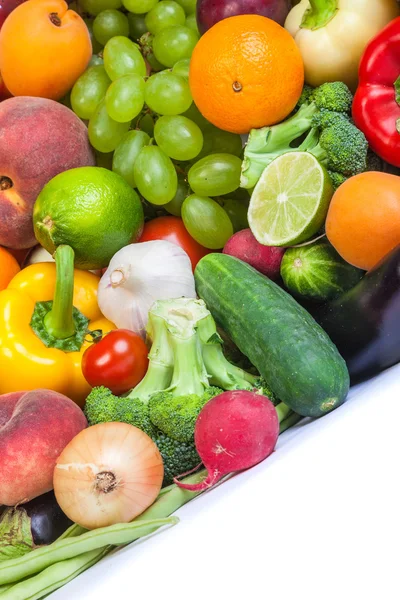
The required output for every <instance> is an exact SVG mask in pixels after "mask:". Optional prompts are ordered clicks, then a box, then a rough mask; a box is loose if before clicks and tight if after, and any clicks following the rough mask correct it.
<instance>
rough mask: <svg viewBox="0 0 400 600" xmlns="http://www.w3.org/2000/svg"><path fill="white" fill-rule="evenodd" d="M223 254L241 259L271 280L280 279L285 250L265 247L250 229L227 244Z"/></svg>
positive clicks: (240, 233) (241, 232) (235, 235)
mask: <svg viewBox="0 0 400 600" xmlns="http://www.w3.org/2000/svg"><path fill="white" fill-rule="evenodd" d="M223 253H224V254H229V255H230V256H235V257H236V258H239V259H240V260H242V261H243V262H245V263H247V264H249V265H251V266H252V267H254V269H257V271H259V272H260V273H263V275H266V276H267V277H269V278H270V279H278V277H279V274H280V268H281V262H282V258H283V255H284V254H285V248H275V247H274V246H263V245H262V244H260V243H259V242H257V240H256V238H255V237H254V235H253V234H252V232H251V230H250V229H242V231H238V232H237V233H235V234H234V235H233V236H232V237H231V238H230V239H229V240H228V241H227V242H226V244H225V248H224V250H223Z"/></svg>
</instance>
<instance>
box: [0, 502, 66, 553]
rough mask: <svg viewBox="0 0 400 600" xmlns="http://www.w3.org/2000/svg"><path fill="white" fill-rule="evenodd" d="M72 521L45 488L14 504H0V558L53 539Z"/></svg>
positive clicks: (27, 550)
mask: <svg viewBox="0 0 400 600" xmlns="http://www.w3.org/2000/svg"><path fill="white" fill-rule="evenodd" d="M70 525H72V521H71V520H70V519H69V518H68V517H67V516H66V515H65V514H64V513H63V511H62V510H61V508H60V507H59V505H58V504H57V501H56V497H55V495H54V492H47V493H46V494H43V495H41V496H38V497H37V498H34V499H33V500H31V501H30V502H27V503H26V504H23V505H19V506H17V507H10V506H2V507H0V561H1V560H6V559H9V558H16V557H17V556H22V555H24V554H26V553H27V552H30V551H31V550H33V549H34V548H36V547H37V546H43V545H47V544H51V543H52V542H54V541H55V540H56V539H57V538H58V537H60V535H61V534H62V533H64V531H65V530H66V529H68V527H70Z"/></svg>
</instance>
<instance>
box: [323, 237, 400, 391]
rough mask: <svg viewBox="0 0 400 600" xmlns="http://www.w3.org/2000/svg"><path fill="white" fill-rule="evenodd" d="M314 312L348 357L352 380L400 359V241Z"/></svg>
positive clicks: (376, 372)
mask: <svg viewBox="0 0 400 600" xmlns="http://www.w3.org/2000/svg"><path fill="white" fill-rule="evenodd" d="M312 312H313V316H314V318H315V319H316V320H317V322H318V323H319V324H320V325H321V326H322V328H323V329H325V331H326V332H327V333H328V335H329V336H330V338H331V339H332V341H333V343H334V344H336V346H337V348H338V350H339V352H340V353H341V355H342V356H343V358H344V359H345V361H346V363H347V367H348V369H349V373H350V377H351V381H352V383H353V384H354V383H359V382H361V381H366V380H367V379H370V378H371V377H374V376H375V375H377V374H378V373H380V372H381V371H383V370H385V369H387V368H389V367H391V366H393V365H395V364H397V363H399V362H400V245H399V246H397V248H395V249H394V250H393V251H392V252H391V253H389V254H388V255H387V256H386V257H385V258H384V259H383V260H382V261H381V262H380V263H379V264H378V265H377V266H376V267H375V268H374V269H373V270H371V271H369V272H368V273H367V274H366V275H365V276H364V277H363V279H362V280H361V281H360V283H358V284H357V285H356V286H355V287H354V288H352V289H351V290H350V291H349V292H346V293H345V294H343V295H342V296H340V297H339V298H338V299H336V300H333V301H332V302H330V303H328V304H325V305H324V306H322V307H320V308H318V309H317V310H315V311H312Z"/></svg>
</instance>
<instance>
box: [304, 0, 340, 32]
mask: <svg viewBox="0 0 400 600" xmlns="http://www.w3.org/2000/svg"><path fill="white" fill-rule="evenodd" d="M309 2H310V8H308V9H307V10H306V11H305V13H304V16H303V20H302V22H301V25H300V27H301V28H302V29H312V30H314V29H320V28H321V27H325V26H326V25H327V24H328V23H329V21H331V20H332V19H333V17H334V16H335V15H336V13H337V12H338V10H339V7H338V0H309Z"/></svg>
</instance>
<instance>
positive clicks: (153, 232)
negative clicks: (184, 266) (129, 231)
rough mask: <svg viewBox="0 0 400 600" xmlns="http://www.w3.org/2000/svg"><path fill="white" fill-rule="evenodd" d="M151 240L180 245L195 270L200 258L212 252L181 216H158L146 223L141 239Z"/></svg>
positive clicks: (143, 240)
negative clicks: (192, 235) (190, 229)
mask: <svg viewBox="0 0 400 600" xmlns="http://www.w3.org/2000/svg"><path fill="white" fill-rule="evenodd" d="M151 240H166V241H167V242H172V244H176V245H177V246H180V247H181V248H182V249H183V250H184V251H185V252H186V254H187V255H188V256H189V258H190V260H191V263H192V268H193V271H194V269H195V267H196V265H197V263H198V262H199V260H200V259H201V258H203V256H205V255H206V254H209V253H210V252H211V250H208V249H207V248H204V246H201V245H200V244H199V243H198V242H196V240H194V239H193V238H192V237H191V235H190V234H189V233H188V231H187V229H186V228H185V226H184V224H183V221H182V219H180V218H179V217H172V216H171V217H157V218H156V219H153V220H152V221H149V222H148V223H146V224H145V226H144V229H143V233H142V237H141V238H140V241H141V242H150V241H151Z"/></svg>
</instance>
